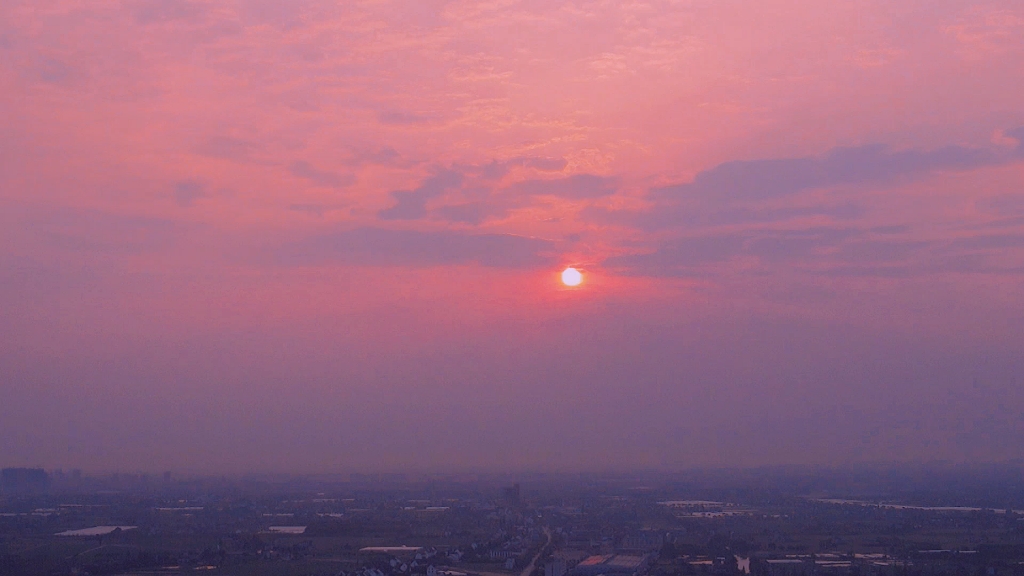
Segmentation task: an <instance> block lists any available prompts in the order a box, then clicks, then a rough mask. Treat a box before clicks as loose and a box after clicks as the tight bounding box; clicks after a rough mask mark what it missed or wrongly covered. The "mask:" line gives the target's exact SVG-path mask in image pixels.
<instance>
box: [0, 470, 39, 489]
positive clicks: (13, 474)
mask: <svg viewBox="0 0 1024 576" xmlns="http://www.w3.org/2000/svg"><path fill="white" fill-rule="evenodd" d="M49 487H50V475H49V474H47V473H46V470H43V469H42V468H4V469H3V470H2V471H0V489H2V490H3V492H4V494H35V493H38V492H45V491H46V490H47V489H48V488H49Z"/></svg>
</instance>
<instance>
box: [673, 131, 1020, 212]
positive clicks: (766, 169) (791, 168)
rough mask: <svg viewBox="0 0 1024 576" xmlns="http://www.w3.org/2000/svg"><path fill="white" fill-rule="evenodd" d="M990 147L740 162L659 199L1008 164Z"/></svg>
mask: <svg viewBox="0 0 1024 576" xmlns="http://www.w3.org/2000/svg"><path fill="white" fill-rule="evenodd" d="M1006 160H1007V158H1006V157H1005V156H1004V155H1002V154H1000V153H997V152H995V151H992V150H988V149H985V148H966V147H962V146H946V147H943V148H939V149H936V150H929V151H921V150H904V151H898V152H890V151H889V150H888V149H887V148H886V147H885V146H884V145H881V144H872V145H869V146H859V147H856V148H834V149H832V150H831V151H829V152H828V153H827V154H826V155H825V156H823V157H821V158H783V159H770V160H737V161H731V162H725V163H723V164H719V165H718V166H715V167H714V168H711V169H710V170H705V171H703V172H701V173H699V174H697V176H696V177H695V178H694V179H693V182H690V183H688V184H680V185H676V186H667V187H664V188H660V189H657V190H655V191H654V192H655V195H656V196H659V197H686V196H697V197H710V198H715V199H718V200H719V201H734V200H739V201H750V200H753V201H760V200H770V199H774V198H779V197H784V196H789V195H792V194H796V193H798V192H802V191H805V190H811V189H816V188H826V187H829V186H838V185H846V184H865V183H883V182H892V181H894V180H896V179H898V178H900V177H904V176H916V175H920V174H923V173H927V172H932V171H940V170H970V169H973V168H980V167H983V166H990V165H993V164H998V163H1000V162H1003V161H1006Z"/></svg>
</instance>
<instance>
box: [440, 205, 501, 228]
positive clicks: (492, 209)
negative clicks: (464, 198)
mask: <svg viewBox="0 0 1024 576" xmlns="http://www.w3.org/2000/svg"><path fill="white" fill-rule="evenodd" d="M508 211H509V206H508V205H501V204H499V203H495V202H466V203H464V204H449V205H446V206H440V207H438V208H437V209H435V210H433V212H432V213H433V214H434V215H436V216H438V217H440V218H441V219H442V220H445V221H447V222H460V223H462V224H480V223H481V222H483V221H484V220H487V219H488V218H501V217H504V216H506V215H507V214H508Z"/></svg>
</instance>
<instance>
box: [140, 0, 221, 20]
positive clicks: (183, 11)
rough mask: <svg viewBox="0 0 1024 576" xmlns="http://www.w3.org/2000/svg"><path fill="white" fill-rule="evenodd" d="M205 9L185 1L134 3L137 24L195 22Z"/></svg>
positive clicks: (158, 0) (163, 0)
mask: <svg viewBox="0 0 1024 576" xmlns="http://www.w3.org/2000/svg"><path fill="white" fill-rule="evenodd" d="M205 11H206V10H205V7H204V6H201V5H199V4H197V3H194V2H188V1H187V0H142V1H140V2H136V3H135V10H134V13H135V21H136V22H138V23H139V24H152V23H156V22H161V23H162V22H172V21H176V20H182V21H189V22H192V21H195V20H197V19H198V18H199V17H200V16H202V15H203V14H204V13H205Z"/></svg>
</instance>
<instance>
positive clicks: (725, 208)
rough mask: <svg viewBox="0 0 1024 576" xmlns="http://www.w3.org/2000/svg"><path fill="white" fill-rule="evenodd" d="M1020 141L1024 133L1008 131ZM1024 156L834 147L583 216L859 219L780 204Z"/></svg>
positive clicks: (668, 222) (641, 223)
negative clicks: (813, 193) (641, 207)
mask: <svg viewBox="0 0 1024 576" xmlns="http://www.w3.org/2000/svg"><path fill="white" fill-rule="evenodd" d="M1007 134H1008V135H1011V136H1013V137H1014V138H1019V137H1020V136H1022V135H1024V129H1016V130H1011V131H1008V132H1007ZM1020 158H1024V145H1018V146H1017V147H1016V148H1015V149H1013V150H1011V151H1009V152H1007V151H1004V150H991V149H987V148H971V147H964V146H945V147H942V148H937V149H934V150H901V151H891V150H889V149H888V148H887V147H886V146H884V145H881V144H872V145H868V146H859V147H853V148H849V147H844V148H833V149H832V150H830V151H829V152H827V153H826V154H825V155H824V156H821V157H804V158H777V159H765V160H734V161H729V162H724V163H722V164H719V165H717V166H714V167H713V168H710V169H708V170H704V171H702V172H700V173H698V174H697V176H696V177H694V179H693V181H692V182H688V183H685V184H677V185H672V186H664V187H660V188H655V189H652V190H651V191H650V194H649V196H648V197H649V199H650V200H651V201H652V202H653V203H654V205H655V207H654V208H653V209H651V210H646V211H613V210H607V209H603V208H600V207H593V208H589V209H587V210H585V211H584V213H583V215H584V216H585V217H587V218H590V219H594V220H597V221H601V222H607V223H616V224H622V225H626V226H632V227H637V228H640V229H644V230H658V229H665V228H672V227H677V226H682V225H710V226H714V225H724V224H742V223H767V222H781V221H786V220H791V219H793V218H797V217H802V216H830V217H832V218H834V219H837V220H853V219H857V218H859V217H861V216H862V215H863V214H864V209H863V208H862V207H861V206H859V205H857V204H855V203H851V202H845V203H839V204H836V203H835V202H818V203H815V204H811V205H804V206H787V207H782V208H780V207H775V206H772V205H770V203H771V202H773V201H783V200H786V199H788V198H791V197H793V196H795V195H798V194H800V193H801V192H806V191H809V190H816V189H823V188H830V187H835V186H856V185H868V184H891V183H895V182H898V181H901V180H904V179H911V178H918V177H921V176H923V175H925V174H929V173H934V172H941V171H965V170H973V169H976V168H982V167H986V166H995V165H1000V164H1005V163H1008V162H1013V161H1016V160H1018V159H1020Z"/></svg>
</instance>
